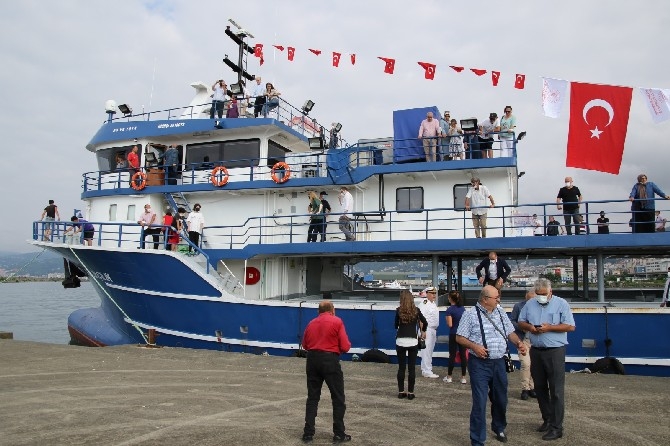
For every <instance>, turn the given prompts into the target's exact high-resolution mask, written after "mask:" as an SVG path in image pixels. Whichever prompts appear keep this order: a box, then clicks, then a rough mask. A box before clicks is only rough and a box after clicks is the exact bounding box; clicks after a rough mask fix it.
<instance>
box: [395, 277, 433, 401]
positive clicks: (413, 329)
mask: <svg viewBox="0 0 670 446" xmlns="http://www.w3.org/2000/svg"><path fill="white" fill-rule="evenodd" d="M427 327H428V322H427V321H426V318H425V317H424V316H423V314H421V312H420V311H419V309H418V308H417V307H416V305H414V296H412V293H411V292H410V291H409V290H402V291H401V292H400V306H399V307H398V308H396V311H395V328H396V340H395V344H396V347H395V350H396V353H397V355H398V398H407V399H408V400H413V399H414V382H415V380H416V370H415V367H416V356H417V354H418V352H419V342H420V341H423V342H424V345H425V339H426V328H427ZM405 367H407V371H408V373H407V375H408V377H407V392H405Z"/></svg>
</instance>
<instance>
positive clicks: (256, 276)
mask: <svg viewBox="0 0 670 446" xmlns="http://www.w3.org/2000/svg"><path fill="white" fill-rule="evenodd" d="M260 280H261V272H260V271H259V270H258V268H256V267H253V266H247V269H246V277H245V280H244V283H245V285H256V284H257V283H258V282H259V281H260Z"/></svg>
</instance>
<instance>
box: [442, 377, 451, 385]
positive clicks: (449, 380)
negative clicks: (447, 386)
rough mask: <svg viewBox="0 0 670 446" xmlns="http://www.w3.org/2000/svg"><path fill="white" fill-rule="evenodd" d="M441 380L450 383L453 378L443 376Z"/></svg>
mask: <svg viewBox="0 0 670 446" xmlns="http://www.w3.org/2000/svg"><path fill="white" fill-rule="evenodd" d="M442 381H444V382H445V383H452V382H453V380H452V379H451V376H445V377H444V379H443V380H442Z"/></svg>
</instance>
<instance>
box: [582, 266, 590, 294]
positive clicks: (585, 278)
mask: <svg viewBox="0 0 670 446" xmlns="http://www.w3.org/2000/svg"><path fill="white" fill-rule="evenodd" d="M582 288H583V289H584V300H589V256H583V257H582Z"/></svg>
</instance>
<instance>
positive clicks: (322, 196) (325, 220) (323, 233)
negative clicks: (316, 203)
mask: <svg viewBox="0 0 670 446" xmlns="http://www.w3.org/2000/svg"><path fill="white" fill-rule="evenodd" d="M326 195H328V194H327V193H326V191H325V190H322V191H321V193H320V194H319V200H321V206H322V209H323V229H322V230H321V241H322V242H325V241H326V227H327V226H328V214H330V211H331V209H330V203H328V200H326Z"/></svg>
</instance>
